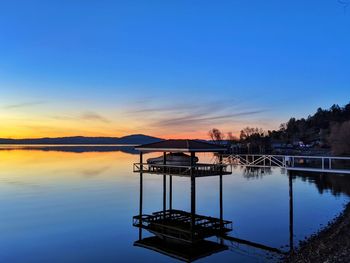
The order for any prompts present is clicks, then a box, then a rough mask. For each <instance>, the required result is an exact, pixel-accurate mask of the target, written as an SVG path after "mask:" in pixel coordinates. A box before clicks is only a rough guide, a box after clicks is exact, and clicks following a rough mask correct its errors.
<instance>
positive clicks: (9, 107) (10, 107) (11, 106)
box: [3, 101, 45, 109]
mask: <svg viewBox="0 0 350 263" xmlns="http://www.w3.org/2000/svg"><path fill="white" fill-rule="evenodd" d="M43 103H45V102H44V101H33V102H21V103H17V104H10V105H6V106H4V107H3V108H4V109H17V108H25V107H31V106H36V105H39V104H43Z"/></svg>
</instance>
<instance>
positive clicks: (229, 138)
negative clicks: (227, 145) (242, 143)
mask: <svg viewBox="0 0 350 263" xmlns="http://www.w3.org/2000/svg"><path fill="white" fill-rule="evenodd" d="M226 138H227V140H228V141H231V142H237V141H238V137H237V136H235V135H233V134H232V132H228V133H227V136H226Z"/></svg>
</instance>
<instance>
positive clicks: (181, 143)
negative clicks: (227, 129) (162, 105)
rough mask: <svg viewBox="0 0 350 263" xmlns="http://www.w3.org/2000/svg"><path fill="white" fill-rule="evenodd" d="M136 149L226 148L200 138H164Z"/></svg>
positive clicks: (199, 149)
mask: <svg viewBox="0 0 350 263" xmlns="http://www.w3.org/2000/svg"><path fill="white" fill-rule="evenodd" d="M135 149H136V150H140V151H147V152H223V151H225V150H226V148H225V147H222V146H220V145H216V144H213V143H208V142H203V141H198V140H164V141H160V142H155V143H149V144H143V145H139V146H136V147H135Z"/></svg>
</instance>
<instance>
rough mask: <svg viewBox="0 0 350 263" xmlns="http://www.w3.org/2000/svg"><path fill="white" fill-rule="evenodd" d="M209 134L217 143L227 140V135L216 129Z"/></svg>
mask: <svg viewBox="0 0 350 263" xmlns="http://www.w3.org/2000/svg"><path fill="white" fill-rule="evenodd" d="M208 134H209V137H210V138H211V139H212V140H213V141H215V142H220V141H222V140H223V139H224V138H225V135H224V134H223V133H222V132H221V131H220V130H219V129H216V128H213V129H211V130H210V131H209V133H208Z"/></svg>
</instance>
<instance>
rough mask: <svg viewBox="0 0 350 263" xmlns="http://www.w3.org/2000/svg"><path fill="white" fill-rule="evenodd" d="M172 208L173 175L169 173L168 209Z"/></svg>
mask: <svg viewBox="0 0 350 263" xmlns="http://www.w3.org/2000/svg"><path fill="white" fill-rule="evenodd" d="M172 209H173V177H172V176H171V175H169V210H172Z"/></svg>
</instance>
